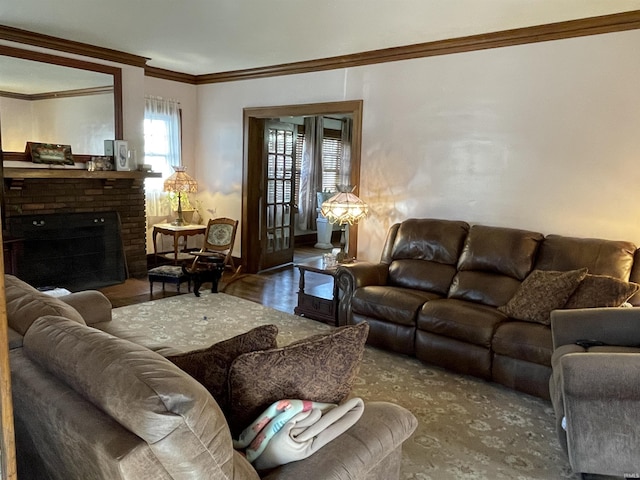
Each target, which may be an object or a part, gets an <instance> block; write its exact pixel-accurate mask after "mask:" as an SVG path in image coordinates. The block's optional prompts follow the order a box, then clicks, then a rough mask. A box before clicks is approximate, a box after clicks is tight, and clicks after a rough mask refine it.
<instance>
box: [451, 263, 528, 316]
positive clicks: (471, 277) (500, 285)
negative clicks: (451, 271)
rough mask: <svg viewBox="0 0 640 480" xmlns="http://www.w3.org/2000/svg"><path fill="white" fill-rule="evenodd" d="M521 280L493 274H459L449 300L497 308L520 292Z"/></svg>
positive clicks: (452, 286) (452, 284)
mask: <svg viewBox="0 0 640 480" xmlns="http://www.w3.org/2000/svg"><path fill="white" fill-rule="evenodd" d="M520 283H521V282H520V280H516V279H515V278H512V277H508V276H506V275H501V274H497V273H491V272H475V271H467V272H458V274H457V275H456V276H455V278H454V279H453V282H451V288H450V289H449V295H448V297H449V298H455V299H458V300H466V301H468V302H476V303H482V304H483V305H490V306H492V307H497V306H498V305H504V304H505V303H507V302H508V301H509V300H510V299H511V297H513V295H514V294H515V293H516V292H517V291H518V288H519V287H520Z"/></svg>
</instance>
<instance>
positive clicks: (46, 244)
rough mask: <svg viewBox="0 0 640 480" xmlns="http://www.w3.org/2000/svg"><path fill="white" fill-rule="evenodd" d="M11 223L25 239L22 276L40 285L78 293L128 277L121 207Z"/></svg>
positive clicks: (19, 218)
mask: <svg viewBox="0 0 640 480" xmlns="http://www.w3.org/2000/svg"><path fill="white" fill-rule="evenodd" d="M8 223H9V225H8V229H9V232H10V234H11V235H12V236H14V237H18V238H20V239H21V240H22V248H21V251H20V252H19V253H18V258H17V266H16V276H17V277H18V278H20V279H22V280H24V281H25V282H27V283H29V284H30V285H33V286H34V287H36V288H43V287H61V288H66V289H67V290H70V291H72V292H75V291H80V290H89V289H96V288H101V287H106V286H109V285H115V284H117V283H122V282H124V281H125V280H126V278H127V265H126V260H125V256H124V249H123V245H122V236H121V225H120V216H119V215H118V212H91V213H65V214H62V213H52V214H42V215H21V216H15V217H11V218H10V219H9V222H8Z"/></svg>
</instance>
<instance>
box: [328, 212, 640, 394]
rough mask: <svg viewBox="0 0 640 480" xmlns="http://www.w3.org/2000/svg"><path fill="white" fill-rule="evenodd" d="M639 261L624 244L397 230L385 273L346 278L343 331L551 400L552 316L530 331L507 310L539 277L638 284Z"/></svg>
mask: <svg viewBox="0 0 640 480" xmlns="http://www.w3.org/2000/svg"><path fill="white" fill-rule="evenodd" d="M637 256H638V253H637V248H636V246H635V245H634V244H633V243H631V242H625V241H613V240H604V239H591V238H576V237H565V236H560V235H546V236H545V235H543V234H542V233H539V232H533V231H527V230H520V229H513V228H505V227H493V226H484V225H470V224H469V223H467V222H464V221H455V220H441V219H408V220H405V221H403V222H402V223H398V224H395V225H393V226H392V227H391V228H390V229H389V232H388V234H387V238H386V242H385V245H384V248H383V251H382V254H381V257H380V261H379V262H378V263H370V262H357V263H354V264H351V265H349V264H347V265H341V266H340V267H339V268H338V271H337V273H336V277H337V282H338V286H339V323H340V324H342V325H345V324H357V323H360V322H367V323H368V324H369V326H370V331H369V337H368V342H369V343H370V344H371V345H373V346H376V347H379V348H383V349H387V350H392V351H395V352H398V353H403V354H406V355H411V356H415V357H417V358H419V359H421V360H423V361H425V362H428V363H431V364H434V365H438V366H441V367H444V368H447V369H449V370H453V371H455V372H459V373H462V374H469V375H474V376H477V377H480V378H484V379H486V380H491V381H494V382H497V383H500V384H503V385H505V386H507V387H510V388H513V389H516V390H519V391H523V392H526V393H529V394H532V395H536V396H539V397H542V398H547V399H548V398H549V377H550V376H551V354H552V350H553V347H552V340H551V328H550V326H549V323H550V320H549V318H548V316H547V318H545V319H544V321H523V320H521V319H515V318H511V317H510V316H509V315H507V314H505V313H503V311H501V310H500V307H503V306H505V305H506V304H508V303H509V302H510V301H511V299H512V298H514V296H515V294H516V293H517V292H519V290H520V287H521V285H523V283H524V281H525V280H526V279H527V278H528V277H529V275H530V274H531V273H532V272H533V271H535V270H539V271H546V272H549V271H560V272H569V271H573V270H574V269H582V268H584V267H586V268H587V269H588V272H589V274H594V275H599V276H607V277H613V278H614V279H619V280H620V281H622V282H628V281H629V280H630V279H631V280H633V281H635V282H637V279H638V278H639V277H640V273H639V271H640V268H638V265H636V263H637V262H635V261H634V260H635V258H636V257H637ZM630 301H631V302H633V303H638V294H636V295H635V296H634V297H633V298H631V299H630Z"/></svg>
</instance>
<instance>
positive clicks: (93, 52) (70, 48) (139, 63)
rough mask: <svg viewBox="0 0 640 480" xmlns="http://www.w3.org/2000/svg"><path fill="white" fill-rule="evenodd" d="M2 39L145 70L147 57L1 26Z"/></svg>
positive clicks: (0, 35)
mask: <svg viewBox="0 0 640 480" xmlns="http://www.w3.org/2000/svg"><path fill="white" fill-rule="evenodd" d="M0 39H2V40H9V41H12V42H18V43H24V44H26V45H33V46H35V47H42V48H49V49H52V50H58V51H59V52H66V53H73V54H76V55H82V56H85V57H91V58H97V59H100V60H108V61H111V62H116V63H122V64H124V65H132V66H134V67H141V68H144V67H145V65H146V63H147V60H149V59H148V58H146V57H141V56H139V55H133V54H131V53H125V52H120V51H118V50H112V49H110V48H104V47H96V46H95V45H89V44H87V43H81V42H74V41H72V40H65V39H63V38H58V37H52V36H50V35H44V34H42V33H36V32H30V31H28V30H21V29H19V28H14V27H8V26H6V25H0Z"/></svg>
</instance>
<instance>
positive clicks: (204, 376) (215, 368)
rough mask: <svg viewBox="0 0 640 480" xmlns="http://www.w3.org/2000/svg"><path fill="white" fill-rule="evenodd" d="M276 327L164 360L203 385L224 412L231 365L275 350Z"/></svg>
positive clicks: (262, 329)
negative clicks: (253, 354)
mask: <svg viewBox="0 0 640 480" xmlns="http://www.w3.org/2000/svg"><path fill="white" fill-rule="evenodd" d="M277 335H278V327H276V326H275V325H263V326H260V327H256V328H254V329H252V330H250V331H248V332H246V333H243V334H241V335H237V336H235V337H233V338H229V339H227V340H223V341H222V342H218V343H215V344H213V345H211V346H210V347H207V348H203V349H201V350H194V351H191V352H186V353H182V354H180V355H172V356H169V357H167V359H168V360H171V361H172V362H173V363H174V364H175V365H177V366H178V367H180V368H181V369H182V370H183V371H185V372H187V373H188V374H189V375H191V376H192V377H193V378H195V379H196V380H197V381H198V382H200V383H201V384H202V385H204V386H205V387H206V388H207V390H209V393H211V396H212V397H213V398H214V399H215V400H216V402H217V403H218V405H219V406H220V408H221V409H222V411H223V412H225V411H226V410H228V405H227V400H228V398H229V395H228V392H227V377H228V373H229V367H230V366H231V364H232V363H233V361H234V360H235V359H236V358H237V357H238V356H239V355H242V354H243V353H247V352H254V351H256V350H267V349H271V348H276V347H277V342H276V336H277Z"/></svg>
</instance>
